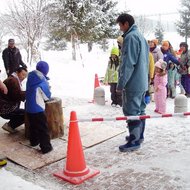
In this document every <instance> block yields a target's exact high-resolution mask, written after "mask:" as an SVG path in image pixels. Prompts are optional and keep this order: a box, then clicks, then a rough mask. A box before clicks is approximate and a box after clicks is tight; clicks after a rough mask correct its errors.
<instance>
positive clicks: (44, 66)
mask: <svg viewBox="0 0 190 190" xmlns="http://www.w3.org/2000/svg"><path fill="white" fill-rule="evenodd" d="M36 70H38V71H40V72H41V73H43V74H44V76H46V75H47V74H48V72H49V65H48V63H47V62H45V61H39V62H38V63H37V65H36Z"/></svg>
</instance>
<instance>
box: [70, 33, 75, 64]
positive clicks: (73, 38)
mask: <svg viewBox="0 0 190 190" xmlns="http://www.w3.org/2000/svg"><path fill="white" fill-rule="evenodd" d="M74 36H75V35H73V34H71V44H72V60H74V61H76V40H75V37H74Z"/></svg>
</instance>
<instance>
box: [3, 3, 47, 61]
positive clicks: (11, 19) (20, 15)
mask: <svg viewBox="0 0 190 190" xmlns="http://www.w3.org/2000/svg"><path fill="white" fill-rule="evenodd" d="M46 5H47V0H21V1H20V2H18V1H14V0H13V2H12V4H10V5H9V12H8V13H7V14H6V15H4V16H3V21H4V22H5V23H6V27H7V29H8V32H9V33H10V34H12V35H13V36H15V37H18V38H19V39H20V42H21V44H22V45H23V47H24V49H25V50H26V51H27V62H28V63H29V64H31V62H32V59H33V58H34V57H35V58H36V59H38V60H39V59H40V54H39V50H38V48H39V45H40V42H41V39H42V36H43V33H44V30H45V28H46V26H47V16H48V14H47V9H46V8H45V7H46ZM38 60H35V61H38Z"/></svg>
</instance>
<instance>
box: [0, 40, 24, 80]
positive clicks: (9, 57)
mask: <svg viewBox="0 0 190 190" xmlns="http://www.w3.org/2000/svg"><path fill="white" fill-rule="evenodd" d="M2 58H3V62H4V67H5V70H6V73H7V76H8V77H9V76H10V75H11V74H12V73H13V72H15V71H16V70H17V69H18V68H19V67H20V66H21V67H25V68H27V66H26V64H25V63H24V62H23V61H22V56H21V54H20V50H19V49H18V48H17V47H15V40H14V39H9V40H8V47H7V48H5V49H4V50H3V53H2Z"/></svg>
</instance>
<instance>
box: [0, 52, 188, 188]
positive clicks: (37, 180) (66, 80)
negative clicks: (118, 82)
mask: <svg viewBox="0 0 190 190" xmlns="http://www.w3.org/2000/svg"><path fill="white" fill-rule="evenodd" d="M42 57H43V59H44V60H45V61H47V62H48V63H49V64H50V74H49V76H50V78H51V86H52V93H53V96H56V97H61V98H62V100H63V106H64V108H63V113H64V117H65V120H66V124H67V125H68V122H69V115H70V111H72V110H74V111H76V112H77V116H78V118H92V117H113V118H114V117H116V116H123V114H122V110H121V109H120V108H112V107H111V106H110V94H109V87H104V88H105V92H106V99H107V100H108V102H106V105H105V106H100V105H96V104H91V103H88V101H89V100H92V97H93V90H94V89H93V88H94V75H95V73H97V74H98V76H99V77H102V76H104V73H105V70H106V66H107V61H108V57H109V52H106V53H103V52H102V51H101V50H95V51H93V52H92V53H87V52H86V50H82V57H83V59H82V60H80V59H79V60H78V61H77V62H73V61H71V53H70V52H69V51H64V52H43V54H42ZM83 65H84V67H83ZM189 103H190V100H189V99H188V105H189ZM154 108H155V107H154V102H151V103H150V104H149V105H148V106H147V114H148V115H155V114H154V112H153V110H154ZM167 112H168V113H173V112H174V100H173V99H167ZM189 123H190V117H172V118H162V119H147V125H146V134H145V135H146V137H145V142H144V143H143V145H142V147H141V149H140V150H138V151H135V152H130V153H120V152H119V151H118V146H119V145H121V144H123V143H125V140H124V139H125V135H126V134H127V132H126V134H122V135H119V136H117V137H114V138H112V139H110V140H108V141H106V142H104V143H101V144H99V145H96V146H94V147H91V148H88V149H86V150H85V151H84V153H85V158H86V162H87V164H88V165H89V167H92V168H96V169H98V170H100V172H101V173H100V174H99V175H98V176H96V177H93V178H92V179H90V180H88V181H86V182H85V183H83V184H81V185H79V186H73V185H70V184H69V183H66V182H64V181H62V180H59V179H57V178H55V177H53V175H52V174H53V173H54V172H57V171H59V170H62V169H63V167H64V165H65V160H61V161H59V162H56V163H53V164H51V165H49V166H46V167H44V168H41V169H38V170H35V171H29V170H27V169H24V168H23V167H20V166H18V165H16V164H15V163H12V162H10V161H9V162H8V165H7V166H6V167H5V168H3V169H0V183H1V188H0V189H2V190H18V189H19V190H25V189H32V190H41V189H49V190H58V189H80V190H87V189H90V190H91V189H93V190H98V189H101V190H104V189H105V190H107V189H109V190H116V189H121V190H126V189H133V190H138V189H139V190H140V189H150V190H152V189H166V190H168V189H169V190H170V189H171V190H173V189H176V190H177V189H183V190H184V189H185V190H188V189H190V182H189V176H190V165H189V159H190V151H189V149H190V141H189V136H190V128H189ZM104 124H107V125H108V126H109V125H111V126H114V127H122V128H125V126H126V124H125V122H124V121H117V122H113V121H111V122H105V123H104ZM86 125H88V126H89V127H90V126H92V125H96V126H99V127H100V133H101V127H102V126H103V123H101V122H97V123H88V122H87V123H86ZM79 128H80V123H79ZM34 159H35V158H34Z"/></svg>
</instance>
